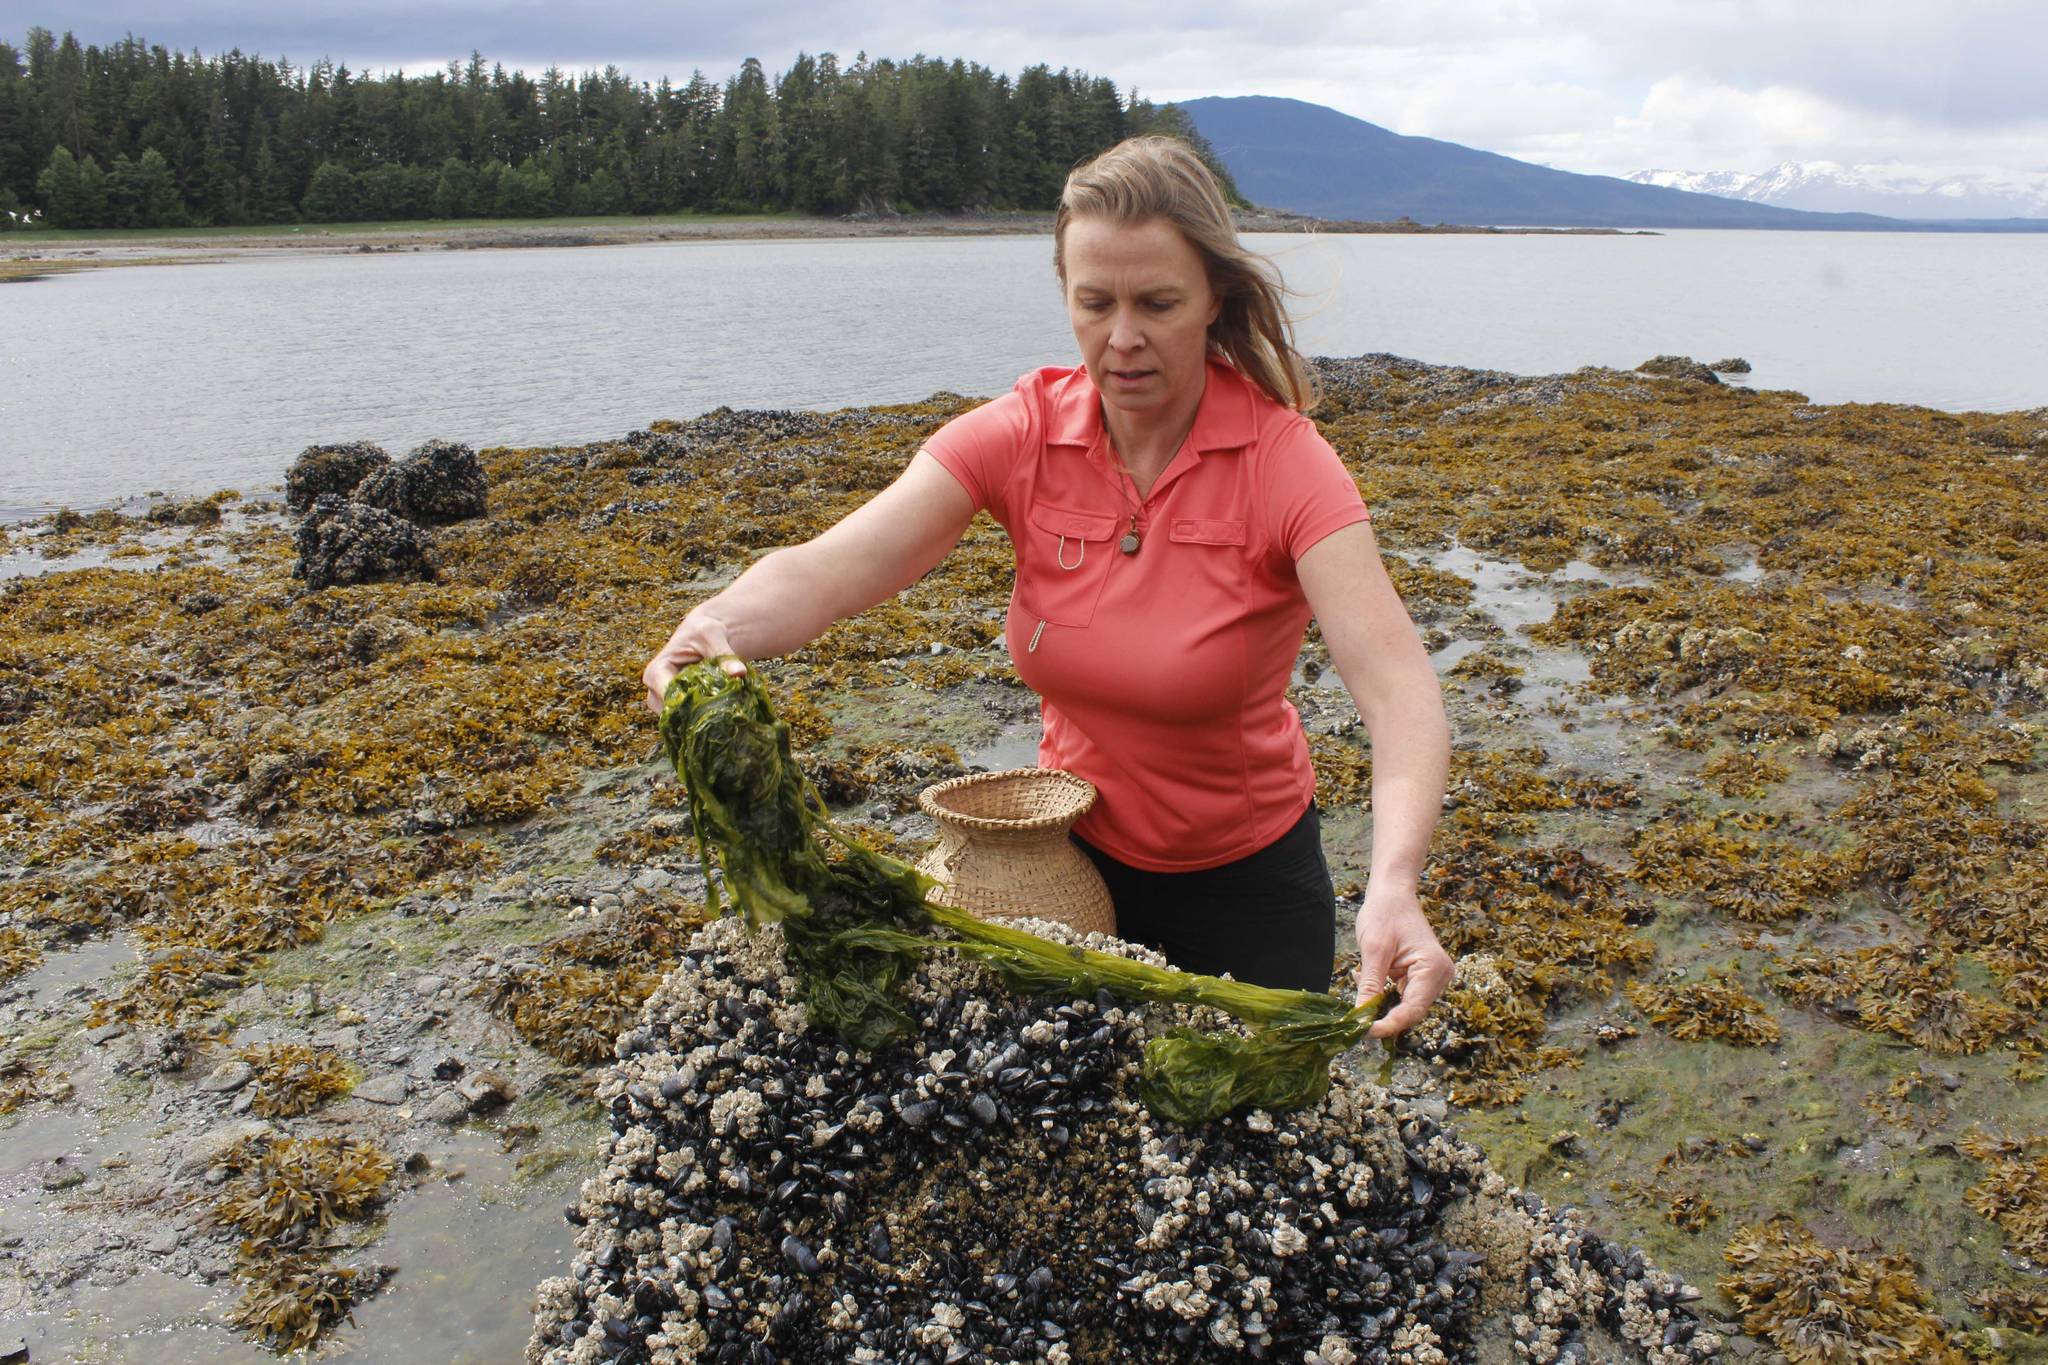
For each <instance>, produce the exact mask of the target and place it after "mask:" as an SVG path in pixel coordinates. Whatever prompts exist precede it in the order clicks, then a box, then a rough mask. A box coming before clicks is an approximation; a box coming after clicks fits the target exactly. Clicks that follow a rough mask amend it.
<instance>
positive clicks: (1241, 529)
mask: <svg viewBox="0 0 2048 1365" xmlns="http://www.w3.org/2000/svg"><path fill="white" fill-rule="evenodd" d="M1165 530H1166V538H1167V539H1168V540H1169V541H1171V542H1172V544H1171V546H1170V547H1167V548H1170V549H1171V551H1172V555H1173V571H1174V579H1175V581H1176V582H1177V583H1178V584H1179V588H1180V592H1181V594H1182V595H1183V596H1185V597H1186V598H1188V599H1189V600H1190V601H1196V602H1201V603H1206V604H1208V605H1207V606H1206V607H1205V608H1204V610H1205V611H1214V610H1215V609H1216V608H1217V606H1218V604H1220V603H1224V602H1230V603H1234V604H1236V605H1237V607H1238V609H1240V610H1242V609H1243V606H1244V603H1245V592H1246V590H1247V589H1248V588H1249V586H1250V583H1251V561H1250V560H1249V559H1247V558H1246V557H1245V524H1244V523H1243V522H1242V521H1220V520H1213V519H1209V518H1198V517H1175V518H1173V519H1172V520H1171V521H1169V522H1167V523H1166V527H1165Z"/></svg>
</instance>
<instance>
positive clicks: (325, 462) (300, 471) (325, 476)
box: [284, 441, 391, 512]
mask: <svg viewBox="0 0 2048 1365" xmlns="http://www.w3.org/2000/svg"><path fill="white" fill-rule="evenodd" d="M390 464H391V457H390V456H389V455H387V454H385V453H384V449H383V447H381V446H374V445H371V444H370V443H369V442H368V441H344V442H342V443H341V444H339V445H327V446H307V447H306V448H305V449H304V450H303V451H301V452H299V458H298V459H296V460H293V461H292V467H291V468H290V469H289V470H287V471H286V472H285V476H284V501H285V505H286V506H287V507H289V508H291V509H292V511H294V512H304V511H305V510H306V509H307V508H309V507H311V506H312V505H313V499H315V498H317V497H320V496H321V495H322V494H326V493H338V494H342V495H344V496H345V495H347V494H348V493H351V492H353V491H354V490H355V487H356V485H357V484H359V483H361V482H362V481H363V480H364V479H365V478H368V477H369V476H370V475H371V474H373V473H375V472H376V471H377V470H379V469H386V468H389V467H390Z"/></svg>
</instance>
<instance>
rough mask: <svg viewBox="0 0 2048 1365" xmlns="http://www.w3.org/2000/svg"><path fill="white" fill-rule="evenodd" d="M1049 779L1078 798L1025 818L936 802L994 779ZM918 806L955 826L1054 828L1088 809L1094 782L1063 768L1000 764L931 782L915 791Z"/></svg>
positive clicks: (932, 816) (1091, 803)
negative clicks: (1069, 805)
mask: <svg viewBox="0 0 2048 1365" xmlns="http://www.w3.org/2000/svg"><path fill="white" fill-rule="evenodd" d="M1047 779H1050V780H1052V781H1054V782H1057V783H1060V784H1061V785H1064V786H1068V787H1072V788H1074V789H1075V790H1077V791H1078V792H1079V793H1080V796H1081V801H1080V804H1079V805H1078V806H1076V807H1075V808H1074V809H1073V810H1071V811H1068V812H1065V813H1063V814H1058V815H1034V816H1031V817H1029V818H1028V819H1005V818H1003V817H1001V816H994V815H968V814H965V813H963V812H961V811H956V810H954V809H952V808H951V807H949V806H942V805H940V804H939V800H938V798H939V797H940V796H942V795H944V794H945V793H948V792H956V791H960V790H962V789H964V788H967V787H982V786H990V785H993V784H996V783H1003V784H1006V785H1009V784H1016V783H1022V782H1044V781H1046V780H1047ZM917 804H918V808H919V809H920V810H922V811H923V812H924V813H925V814H926V815H929V816H930V817H931V818H932V819H933V820H936V821H938V822H939V823H940V824H941V825H942V826H943V825H952V826H954V827H955V828H958V829H982V830H1036V829H1058V828H1060V827H1062V826H1065V825H1071V824H1072V823H1074V821H1075V820H1077V819H1079V818H1080V817H1081V816H1083V815H1086V814H1087V813H1088V809H1089V807H1091V806H1093V805H1094V804H1095V784H1094V783H1093V782H1090V781H1089V780H1088V779H1087V778H1085V777H1076V776H1075V775H1074V774H1072V773H1070V772H1068V771H1067V770H1066V769H1065V768H1004V769H1002V770H1001V771H999V772H990V773H966V774H963V775H962V776H959V777H949V778H947V779H946V780H945V781H944V782H934V783H933V784H932V785H931V786H929V787H926V788H925V789H924V790H923V791H921V792H919V793H918V794H917Z"/></svg>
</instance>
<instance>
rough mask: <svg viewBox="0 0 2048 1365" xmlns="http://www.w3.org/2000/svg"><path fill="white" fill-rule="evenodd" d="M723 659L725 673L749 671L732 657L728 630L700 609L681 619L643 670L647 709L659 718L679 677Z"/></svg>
mask: <svg viewBox="0 0 2048 1365" xmlns="http://www.w3.org/2000/svg"><path fill="white" fill-rule="evenodd" d="M720 655H724V656H725V665H724V666H725V671H726V672H728V673H731V674H735V675H737V674H741V673H744V672H746V671H747V666H746V665H745V664H744V663H742V662H740V660H739V658H738V657H737V656H736V655H735V654H734V653H733V647H732V642H731V641H730V640H728V639H726V638H725V626H724V625H723V624H721V623H720V622H719V620H718V619H717V618H716V617H713V616H709V615H707V614H705V612H704V609H703V608H702V607H699V608H697V609H696V610H695V611H693V612H691V613H690V614H689V615H688V616H685V617H684V618H683V619H682V623H681V624H680V625H678V626H677V627H676V629H675V633H674V634H673V635H671V636H669V637H668V643H667V644H665V645H663V646H662V647H661V649H660V651H659V652H658V653H656V654H655V656H654V657H653V658H651V659H649V660H648V661H647V667H645V668H643V669H641V670H640V681H642V682H644V683H646V684H647V709H648V710H650V711H652V712H654V714H655V715H657V716H658V715H660V714H661V703H662V698H663V697H664V696H666V695H667V693H668V685H669V683H670V681H672V680H673V679H674V678H675V676H676V674H678V673H680V672H682V671H683V669H684V667H685V666H687V665H689V664H693V663H695V662H697V660H699V659H716V658H718V657H719V656H720Z"/></svg>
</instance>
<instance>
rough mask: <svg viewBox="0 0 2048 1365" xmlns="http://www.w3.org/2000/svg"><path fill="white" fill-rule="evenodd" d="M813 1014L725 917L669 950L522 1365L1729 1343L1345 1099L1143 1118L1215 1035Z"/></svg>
mask: <svg viewBox="0 0 2048 1365" xmlns="http://www.w3.org/2000/svg"><path fill="white" fill-rule="evenodd" d="M1030 927H1031V928H1032V929H1033V931H1034V932H1037V933H1040V934H1043V935H1045V936H1046V937H1049V938H1054V939H1057V940H1059V941H1061V942H1065V943H1070V944H1079V945H1081V946H1086V947H1090V948H1095V949H1098V950H1106V951H1113V952H1118V953H1120V954H1123V955H1127V956H1131V957H1136V958H1145V959H1151V954H1149V953H1148V952H1147V951H1146V950H1144V949H1140V948H1134V947H1131V946H1130V945H1127V944H1121V943H1119V942H1117V941H1116V940H1114V939H1109V938H1105V937H1103V936H1101V935H1090V936H1088V937H1087V938H1086V939H1080V938H1078V937H1077V936H1075V935H1074V934H1073V933H1072V932H1071V931H1070V930H1067V929H1065V928H1064V927H1063V926H1059V925H1050V924H1043V923H1033V924H1032V925H1031V926H1030ZM802 996H803V992H802V987H801V985H800V983H799V981H798V980H797V978H796V977H795V976H793V975H792V974H791V969H790V967H789V965H788V963H787V960H786V958H785V956H784V948H783V935H782V932H781V930H780V929H779V928H778V927H767V928H762V929H758V930H753V931H751V932H750V931H749V930H748V929H747V928H746V926H745V925H744V924H743V923H742V922H741V921H739V920H738V919H722V920H718V921H715V922H713V923H711V924H709V925H707V926H705V927H704V928H703V929H702V930H700V931H699V932H698V933H697V934H696V936H695V937H694V938H693V939H692V940H691V941H690V942H689V943H688V944H687V945H686V947H685V950H684V952H683V954H682V958H681V962H680V964H679V965H678V967H677V968H676V970H675V971H674V972H673V973H672V974H671V975H670V977H669V978H668V980H667V981H665V982H664V983H663V985H662V987H661V988H660V989H659V990H658V991H657V992H656V993H655V995H654V996H653V997H652V998H651V999H650V1000H649V1002H648V1006H647V1010H646V1013H645V1015H644V1016H643V1019H642V1021H641V1024H640V1026H639V1027H637V1028H635V1029H634V1030H632V1031H630V1032H628V1033H627V1034H625V1035H624V1036H623V1037H621V1038H620V1039H619V1042H618V1047H617V1056H618V1064H617V1065H616V1066H615V1067H614V1068H613V1069H612V1071H611V1072H610V1073H609V1075H608V1076H607V1077H606V1079H605V1080H604V1081H603V1083H602V1084H601V1085H600V1087H599V1091H598V1096H599V1098H600V1100H602V1101H604V1102H606V1103H608V1104H609V1105H610V1107H611V1115H612V1127H613V1131H614V1133H615V1134H616V1136H615V1138H614V1141H613V1143H612V1147H611V1152H610V1156H609V1159H608V1161H607V1164H606V1167H605V1170H604V1172H603V1174H602V1175H601V1176H599V1177H597V1178H595V1179H593V1180H591V1181H589V1182H587V1183H586V1184H585V1186H584V1188H583V1191H582V1194H581V1197H580V1199H579V1200H578V1202H577V1203H576V1204H575V1205H573V1206H571V1207H570V1208H569V1209H568V1210H567V1211H566V1212H567V1216H568V1219H569V1221H570V1223H571V1224H573V1225H575V1226H576V1227H577V1228H578V1231H577V1233H576V1244H577V1256H576V1258H575V1261H574V1263H573V1266H572V1269H571V1273H570V1274H569V1275H568V1276H567V1277H565V1278H562V1279H556V1280H549V1281H547V1282H545V1283H544V1284H543V1285H542V1286H541V1288H540V1291H539V1293H538V1294H537V1296H536V1299H537V1303H538V1305H539V1307H538V1309H537V1312H536V1316H535V1323H534V1332H533V1336H532V1339H531V1341H530V1343H529V1345H528V1349H527V1359H528V1361H529V1362H533V1363H534V1365H571V1363H572V1362H584V1361H600V1360H611V1359H632V1360H645V1361H650V1362H665V1363H674V1365H682V1363H683V1362H700V1361H762V1362H768V1361H791V1362H825V1361H832V1362H838V1361H868V1362H881V1361H892V1362H903V1365H912V1363H913V1362H918V1363H920V1365H943V1362H949V1361H950V1362H954V1365H960V1362H965V1361H970V1360H972V1361H1047V1362H1054V1361H1057V1362H1082V1361H1106V1360H1128V1359H1143V1360H1146V1361H1159V1362H1175V1361H1188V1362H1192V1361H1210V1360H1237V1359H1246V1360H1323V1361H1337V1360H1346V1361H1353V1362H1361V1363H1362V1362H1389V1361H1411V1360H1446V1361H1448V1360H1476V1359H1505V1358H1507V1356H1506V1352H1507V1350H1508V1349H1509V1343H1510V1340H1511V1338H1512V1339H1518V1340H1524V1341H1526V1342H1527V1343H1528V1345H1527V1347H1526V1348H1525V1350H1527V1349H1533V1348H1534V1347H1536V1346H1537V1345H1538V1344H1539V1343H1542V1344H1547V1345H1548V1346H1549V1349H1550V1353H1549V1354H1540V1353H1539V1354H1536V1355H1535V1358H1537V1359H1557V1358H1562V1357H1560V1356H1559V1355H1558V1354H1557V1353H1558V1352H1559V1351H1560V1350H1564V1349H1567V1348H1569V1347H1570V1345H1571V1343H1573V1342H1578V1343H1580V1346H1579V1349H1580V1351H1581V1353H1582V1357H1583V1353H1584V1352H1585V1351H1586V1350H1587V1349H1588V1347H1587V1343H1588V1342H1589V1341H1591V1340H1594V1339H1598V1340H1600V1341H1601V1342H1603V1343H1605V1346H1604V1348H1603V1350H1602V1353H1601V1354H1600V1355H1599V1358H1601V1359H1614V1358H1626V1359H1633V1360H1645V1361H1656V1362H1678V1361H1694V1360H1705V1359H1711V1358H1713V1356H1714V1352H1715V1350H1716V1349H1717V1347H1718V1344H1719V1343H1718V1341H1717V1339H1716V1338H1715V1337H1714V1336H1713V1335H1712V1334H1711V1333H1709V1332H1705V1331H1703V1330H1702V1329H1701V1327H1700V1324H1699V1321H1698V1319H1697V1318H1696V1317H1695V1316H1694V1315H1693V1313H1692V1311H1691V1310H1690V1309H1689V1308H1688V1307H1687V1306H1686V1304H1687V1302H1688V1300H1689V1299H1690V1298H1693V1297H1697V1296H1696V1295H1695V1294H1693V1292H1692V1291H1690V1290H1687V1289H1685V1288H1684V1287H1683V1286H1681V1285H1679V1284H1678V1283H1677V1282H1676V1281H1674V1280H1671V1279H1670V1278H1668V1277H1666V1276H1664V1275H1661V1274H1659V1273H1658V1272H1656V1271H1654V1270H1653V1269H1651V1268H1650V1267H1649V1266H1648V1265H1647V1264H1646V1263H1645V1262H1644V1261H1643V1260H1642V1258H1641V1256H1640V1254H1639V1253H1635V1252H1631V1251H1629V1250H1628V1249H1626V1248H1622V1247H1616V1246H1612V1245H1610V1244H1607V1243H1605V1242H1603V1241H1601V1240H1600V1239H1598V1238H1596V1237H1592V1236H1589V1235H1588V1234H1586V1233H1585V1231H1584V1230H1583V1229H1582V1228H1580V1227H1579V1226H1578V1225H1577V1224H1576V1223H1574V1222H1573V1221H1572V1220H1570V1219H1569V1218H1567V1217H1563V1216H1560V1215H1559V1214H1557V1213H1556V1212H1554V1211H1553V1210H1550V1209H1549V1208H1547V1207H1545V1206H1544V1205H1543V1204H1541V1203H1540V1202H1539V1201H1537V1200H1534V1199H1531V1198H1528V1197H1526V1196H1522V1195H1519V1194H1517V1193H1516V1192H1514V1191H1511V1190H1509V1189H1508V1188H1507V1186H1506V1185H1505V1183H1504V1182H1503V1181H1502V1180H1501V1179H1500V1177H1499V1176H1498V1175H1497V1174H1495V1173H1494V1172H1493V1171H1492V1170H1491V1169H1490V1168H1488V1167H1487V1166H1486V1164H1485V1162H1484V1160H1483V1159H1482V1158H1481V1157H1480V1155H1479V1153H1478V1152H1477V1151H1476V1150H1474V1149H1473V1148H1471V1147H1469V1146H1467V1145H1465V1144H1463V1143H1461V1142H1459V1141H1457V1140H1456V1139H1455V1138H1454V1137H1452V1136H1450V1135H1449V1134H1447V1133H1445V1132H1443V1131H1442V1130H1440V1129H1439V1127H1438V1126H1437V1124H1436V1123H1435V1122H1434V1121H1432V1120H1431V1119H1429V1118H1428V1117H1426V1116H1425V1115H1423V1114H1421V1113H1418V1112H1413V1111H1410V1110H1408V1109H1406V1108H1405V1107H1403V1106H1402V1105H1401V1103H1400V1102H1399V1101H1397V1100H1395V1099H1393V1098H1392V1097H1391V1096H1389V1095H1388V1094H1387V1093H1386V1092H1384V1091H1382V1090H1380V1089H1378V1088H1377V1087H1375V1086H1372V1085H1369V1084H1367V1083H1364V1082H1362V1081H1360V1080H1358V1079H1356V1078H1355V1077H1352V1076H1350V1075H1348V1074H1340V1075H1339V1076H1338V1078H1337V1079H1336V1080H1335V1082H1334V1083H1333V1084H1332V1086H1331V1087H1330V1089H1329V1091H1328V1092H1327V1094H1325V1095H1324V1096H1323V1097H1322V1098H1321V1099H1320V1100H1318V1101H1316V1102H1315V1103H1313V1104H1311V1105H1309V1106H1308V1107H1306V1108H1304V1109H1302V1110H1300V1111H1297V1112H1296V1113H1294V1114H1291V1115H1286V1116H1274V1115H1270V1114H1268V1113H1266V1112H1264V1111H1261V1110H1253V1111H1251V1112H1249V1113H1240V1114H1234V1115H1231V1116H1229V1117H1226V1118H1224V1119H1221V1120H1218V1121H1216V1122H1213V1123H1208V1124H1201V1125H1196V1126H1192V1127H1186V1128H1183V1127H1180V1126H1178V1125H1175V1124H1172V1123H1169V1122H1167V1121H1166V1120H1164V1119H1162V1118H1160V1117H1158V1116H1157V1115H1156V1114H1154V1113H1153V1112H1151V1111H1150V1110H1148V1109H1147V1107H1146V1106H1145V1104H1144V1102H1143V1099H1142V1097H1141V1094H1140V1090H1139V1078H1140V1072H1141V1059H1142V1051H1143V1047H1144V1044H1145V1042H1146V1041H1147V1040H1148V1039H1149V1038H1151V1037H1154V1036H1156V1035H1158V1034H1160V1033H1162V1032H1164V1031H1165V1030H1167V1029H1169V1028H1172V1027H1176V1026H1186V1025H1194V1026H1200V1027H1206V1028H1214V1027H1218V1026H1220V1025H1223V1024H1224V1022H1225V1021H1224V1018H1223V1016H1221V1015H1220V1014H1217V1013H1216V1012H1215V1011H1212V1010H1207V1009H1203V1008H1193V1007H1188V1006H1178V1005H1176V1006H1135V1007H1133V1006H1125V1005H1121V1004H1119V1003H1118V1002H1117V1001H1116V999H1115V998H1114V997H1112V996H1110V995H1109V994H1108V993H1107V992H1104V993H1102V994H1100V995H1098V996H1096V997H1094V998H1088V999H1062V998H1058V997H1045V998H1039V999H1035V1000H1033V999H1026V998H1022V997H1019V996H1016V995H1013V994H1010V993H1009V992H1007V991H1006V990H1004V989H1003V988H1002V986H1001V985H1000V983H999V982H998V980H997V979H996V977H995V976H994V975H993V974H992V973H991V972H990V971H988V970H987V969H986V968H983V967H981V966H978V965H976V964H974V963H972V962H971V961H967V960H965V959H961V958H956V957H953V956H950V955H942V956H939V957H935V958H931V959H928V960H926V961H925V962H924V963H923V965H922V966H921V967H920V968H919V969H918V971H917V972H916V974H915V976H914V977H913V978H912V979H911V980H910V981H908V982H907V983H906V985H905V988H904V997H905V1003H906V1005H907V1007H908V1008H909V1009H910V1010H911V1011H912V1012H913V1013H914V1014H915V1015H916V1019H917V1023H918V1026H919V1031H918V1033H917V1035H916V1037H915V1038H914V1040H913V1041H910V1042H908V1043H905V1044H897V1045H892V1046H889V1047H885V1048H883V1049H881V1050H879V1051H875V1052H867V1051H862V1050H857V1049H853V1048H850V1047H848V1046H847V1045H846V1044H845V1043H844V1042H842V1041H841V1040H839V1039H838V1038H837V1037H835V1036H834V1035H832V1034H831V1033H829V1032H827V1031H824V1030H820V1029H814V1028H813V1027H811V1022H812V1021H811V1019H810V1016H809V1011H808V1010H807V1008H806V1006H805V1004H804V1003H803V998H802ZM1340 1072H1341V1068H1340ZM1617 1341H1618V1342H1625V1343H1627V1347H1626V1349H1625V1350H1624V1351H1623V1352H1622V1353H1620V1354H1618V1355H1617V1354H1615V1353H1614V1350H1613V1343H1614V1342H1617Z"/></svg>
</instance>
